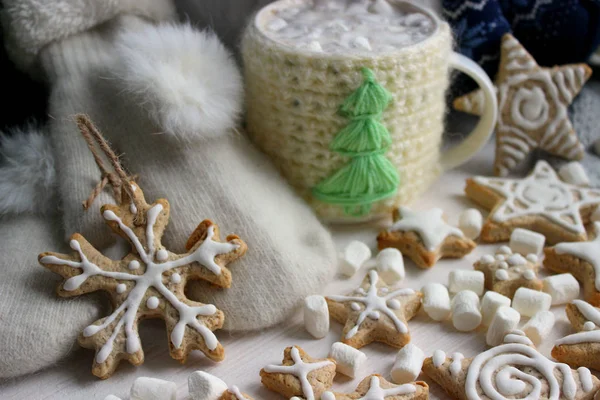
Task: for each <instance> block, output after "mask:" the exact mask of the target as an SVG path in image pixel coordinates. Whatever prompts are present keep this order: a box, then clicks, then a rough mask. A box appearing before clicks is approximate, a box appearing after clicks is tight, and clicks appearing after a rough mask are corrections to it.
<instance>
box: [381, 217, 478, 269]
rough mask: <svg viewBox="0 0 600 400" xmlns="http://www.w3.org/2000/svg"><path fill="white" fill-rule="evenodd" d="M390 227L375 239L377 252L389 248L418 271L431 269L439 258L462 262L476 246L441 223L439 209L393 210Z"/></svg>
mask: <svg viewBox="0 0 600 400" xmlns="http://www.w3.org/2000/svg"><path fill="white" fill-rule="evenodd" d="M393 219H394V224H393V225H392V226H391V227H390V228H389V229H388V230H386V231H383V232H381V233H380V234H379V235H378V236H377V245H378V247H379V249H380V250H382V249H385V248H388V247H393V248H396V249H398V250H400V252H401V253H402V254H403V255H405V256H407V257H408V258H410V259H411V260H413V261H414V263H415V264H417V265H418V266H419V267H421V268H431V267H432V266H434V265H435V263H436V262H437V261H438V260H439V259H440V258H462V257H464V256H465V255H467V254H469V253H470V252H471V251H473V249H474V248H475V247H476V246H477V245H476V244H475V242H473V241H472V240H471V239H469V238H467V237H466V236H465V235H464V233H463V232H462V231H461V230H460V229H458V228H456V227H454V226H451V225H449V224H448V223H447V222H446V221H445V220H444V212H443V211H442V210H441V209H439V208H433V209H431V210H426V211H413V210H411V209H410V208H407V207H400V208H397V209H395V210H394V213H393Z"/></svg>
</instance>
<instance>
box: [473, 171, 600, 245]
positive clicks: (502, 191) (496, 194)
mask: <svg viewBox="0 0 600 400" xmlns="http://www.w3.org/2000/svg"><path fill="white" fill-rule="evenodd" d="M465 193H466V195H467V197H469V198H470V199H471V200H473V201H475V202H476V203H479V204H481V206H483V207H485V208H487V209H489V210H491V211H490V214H489V215H488V217H487V219H486V221H485V223H484V225H483V229H482V232H481V236H480V238H481V240H482V241H484V242H502V241H506V240H508V239H509V238H510V236H511V233H512V232H513V230H515V229H516V228H524V229H528V230H531V231H535V232H538V233H541V234H543V235H544V236H546V242H547V243H549V244H556V243H560V242H577V241H583V240H586V239H587V233H586V229H585V225H586V224H588V223H590V222H591V215H592V213H593V212H594V211H595V210H596V209H597V208H598V207H600V189H590V188H586V187H579V186H575V185H571V184H569V183H565V182H563V181H561V180H560V179H559V177H558V175H557V174H556V172H555V171H554V170H553V169H552V167H551V166H550V165H549V164H548V163H547V162H545V161H538V163H537V164H536V166H535V168H534V170H533V171H532V172H531V174H530V175H529V176H528V177H526V178H523V179H507V178H488V177H483V176H477V177H474V178H470V179H467V185H466V188H465Z"/></svg>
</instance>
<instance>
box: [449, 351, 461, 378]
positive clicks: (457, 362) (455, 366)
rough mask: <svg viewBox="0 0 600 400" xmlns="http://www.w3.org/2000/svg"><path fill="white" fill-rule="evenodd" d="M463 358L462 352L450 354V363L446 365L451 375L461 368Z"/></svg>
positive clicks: (454, 375)
mask: <svg viewBox="0 0 600 400" xmlns="http://www.w3.org/2000/svg"><path fill="white" fill-rule="evenodd" d="M464 359H465V356H464V355H463V354H462V353H454V354H452V363H450V367H448V369H449V371H450V374H451V375H452V376H453V377H456V376H457V375H458V374H459V372H460V371H461V369H462V360H464Z"/></svg>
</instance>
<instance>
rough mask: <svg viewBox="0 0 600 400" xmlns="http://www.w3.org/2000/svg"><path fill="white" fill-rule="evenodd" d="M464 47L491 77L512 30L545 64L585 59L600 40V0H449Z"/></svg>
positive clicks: (448, 9) (449, 13)
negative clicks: (508, 33) (502, 41)
mask: <svg viewBox="0 0 600 400" xmlns="http://www.w3.org/2000/svg"><path fill="white" fill-rule="evenodd" d="M442 5H443V7H444V17H445V18H446V19H447V20H448V22H449V23H450V24H451V25H452V28H453V30H454V33H455V35H456V41H457V46H458V51H460V52H461V53H462V54H464V55H466V56H467V57H470V58H471V59H473V60H475V61H476V62H478V63H479V64H480V65H481V66H482V67H483V68H484V69H485V70H486V72H487V73H488V74H489V75H490V76H492V77H493V76H495V74H496V72H497V70H498V59H499V50H500V39H501V37H502V35H504V34H505V33H507V32H511V33H512V34H513V35H514V36H515V37H516V38H517V39H518V40H519V41H520V42H521V43H522V44H523V46H525V48H526V49H527V50H528V51H529V52H530V53H531V54H532V55H533V57H534V58H535V59H536V60H537V62H538V63H539V64H540V65H542V66H554V65H560V64H568V63H576V62H585V61H586V60H587V59H588V58H589V56H590V54H591V53H592V52H593V51H594V50H595V49H596V48H597V47H598V45H599V44H600V0H443V1H442Z"/></svg>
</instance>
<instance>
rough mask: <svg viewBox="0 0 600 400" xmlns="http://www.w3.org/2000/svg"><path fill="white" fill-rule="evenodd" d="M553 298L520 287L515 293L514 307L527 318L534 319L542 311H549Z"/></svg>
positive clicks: (546, 294)
mask: <svg viewBox="0 0 600 400" xmlns="http://www.w3.org/2000/svg"><path fill="white" fill-rule="evenodd" d="M550 305H552V297H551V296H550V295H549V294H548V293H544V292H538V291H536V290H532V289H528V288H525V287H520V288H518V289H517V291H516V292H515V296H514V297H513V301H512V306H513V308H514V309H515V310H517V311H518V312H520V313H521V315H523V316H525V317H533V316H534V315H535V314H537V313H538V312H540V311H548V310H549V309H550Z"/></svg>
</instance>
